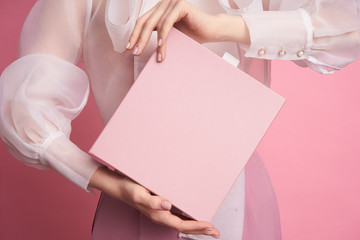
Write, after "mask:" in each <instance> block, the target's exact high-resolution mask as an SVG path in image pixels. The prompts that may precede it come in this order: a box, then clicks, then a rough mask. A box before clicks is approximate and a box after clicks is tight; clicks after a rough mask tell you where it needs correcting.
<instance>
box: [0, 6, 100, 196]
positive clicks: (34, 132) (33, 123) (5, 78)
mask: <svg viewBox="0 0 360 240" xmlns="http://www.w3.org/2000/svg"><path fill="white" fill-rule="evenodd" d="M90 9H91V1H85V0H81V1H80V0H78V1H67V0H40V1H38V2H37V3H36V4H35V5H34V7H33V8H32V10H31V12H30V13H29V15H28V17H27V19H26V21H25V24H24V26H23V29H22V33H21V38H20V46H19V59H18V60H16V61H15V62H13V63H12V64H10V65H9V66H8V67H7V68H6V69H5V70H4V72H3V73H2V75H1V77H0V133H1V138H2V139H3V141H4V142H5V144H6V146H7V148H8V149H9V151H10V152H11V153H12V154H13V155H14V156H15V157H16V158H17V159H18V160H20V161H23V162H24V163H25V164H27V165H30V166H33V167H36V168H39V169H48V168H52V169H54V170H55V171H57V172H58V173H60V174H61V175H63V176H65V177H66V178H67V179H69V180H70V181H72V182H73V183H75V184H76V185H78V186H79V187H81V188H82V189H84V190H86V191H91V189H89V188H88V183H89V180H90V177H91V175H92V174H93V172H94V171H95V170H96V169H97V168H98V167H99V166H100V164H99V163H97V162H96V161H95V160H93V159H92V158H91V157H90V156H89V155H88V154H86V153H85V152H83V151H82V150H80V149H79V148H78V147H77V146H76V145H74V144H73V143H72V142H71V141H70V140H69V135H70V132H71V121H72V120H73V119H74V118H76V117H77V116H78V114H79V113H80V112H81V110H82V109H83V107H84V106H85V104H86V102H87V98H88V94H89V80H88V77H87V75H86V73H85V72H84V71H83V70H82V69H80V68H79V67H77V66H76V65H74V64H75V63H76V62H77V61H78V60H79V56H81V46H82V40H83V38H84V35H85V33H86V28H87V23H88V21H89V18H90Z"/></svg>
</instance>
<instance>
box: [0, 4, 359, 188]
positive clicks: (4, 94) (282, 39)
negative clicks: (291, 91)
mask: <svg viewBox="0 0 360 240" xmlns="http://www.w3.org/2000/svg"><path fill="white" fill-rule="evenodd" d="M156 2H157V1H156V0H144V1H141V0H129V1H124V0H108V1H105V0H93V1H91V0H78V1H66V0H39V1H38V2H37V3H36V4H35V5H34V7H33V9H32V10H31V12H30V13H29V15H28V17H27V19H26V22H25V24H24V27H23V30H22V34H21V38H20V45H19V59H18V60H16V61H15V62H13V63H12V64H10V65H9V66H8V67H7V68H6V69H5V70H4V72H3V73H2V75H1V78H0V93H1V94H0V133H1V138H2V139H3V141H4V142H5V144H6V146H7V148H8V149H9V151H10V152H11V153H12V154H13V155H14V156H15V157H16V158H17V159H18V160H20V161H23V162H24V163H25V164H28V165H31V166H33V167H36V168H40V169H47V168H53V169H55V170H56V171H57V172H59V173H60V174H61V175H63V176H65V177H66V178H67V179H69V180H70V181H72V182H73V183H75V184H77V185H78V186H79V187H81V188H82V189H84V190H86V191H89V190H91V189H89V188H88V183H89V180H90V177H91V175H92V174H93V172H94V171H95V170H96V169H97V168H98V167H99V166H100V164H99V163H97V162H96V161H95V160H93V159H92V158H91V157H90V156H89V155H88V154H87V153H85V152H83V151H82V150H80V149H79V148H78V147H77V146H75V145H74V144H73V143H72V142H71V141H70V140H69V135H70V132H71V121H72V120H73V119H74V118H76V117H77V116H78V114H79V113H80V112H81V110H82V109H83V107H84V106H85V104H86V101H87V97H88V94H89V83H91V86H92V91H93V94H94V97H95V100H96V103H97V106H98V107H99V111H100V114H101V117H102V119H103V122H104V124H106V122H107V121H108V120H109V118H110V117H111V115H112V113H113V112H114V111H115V109H116V107H117V106H118V105H119V104H120V102H121V101H122V99H123V97H124V96H125V95H126V92H127V91H128V89H129V88H130V87H131V85H132V83H133V82H134V80H135V79H136V77H137V75H138V73H139V72H140V71H141V69H142V67H143V66H144V64H145V63H146V61H147V59H148V57H149V55H150V54H151V52H152V51H154V49H155V47H154V46H155V39H156V36H155V34H153V35H154V36H153V38H152V41H151V42H150V44H149V45H148V46H147V48H146V50H145V52H144V54H143V55H142V56H140V57H134V56H132V54H131V53H129V52H128V51H124V50H125V45H126V44H127V42H128V38H129V36H130V33H131V31H132V28H133V26H134V23H135V21H136V19H137V18H138V16H139V15H141V14H143V13H144V12H146V11H147V10H148V9H150V8H151V7H152V6H153V5H154V4H155V3H156ZM189 2H191V3H193V4H194V5H196V6H198V7H200V8H202V9H204V10H205V11H207V12H209V13H219V12H224V11H226V12H227V13H229V14H240V15H242V16H243V18H244V20H245V22H246V24H247V26H248V28H249V31H250V38H251V44H250V46H246V45H240V44H236V43H209V44H205V45H206V46H207V47H209V48H210V49H212V50H213V51H215V52H216V53H218V54H219V55H222V53H223V51H224V50H226V51H228V52H230V53H232V54H233V55H235V56H237V57H238V58H239V59H240V61H241V64H240V68H241V69H242V70H244V71H246V72H248V73H249V74H251V75H253V76H254V77H255V78H257V79H258V80H259V81H261V82H263V83H264V84H266V85H267V86H269V85H270V75H269V67H270V65H269V61H267V60H268V59H284V60H292V61H294V62H295V63H296V64H298V65H300V66H303V67H305V66H307V67H310V68H312V69H313V70H315V71H318V72H320V73H333V72H334V71H335V70H339V69H341V68H343V67H345V66H346V65H347V64H349V63H350V62H352V61H354V60H355V59H356V58H357V57H358V55H359V46H360V40H359V39H360V38H359V22H360V21H359V19H360V18H359V6H360V4H359V1H357V0H310V1H308V0H269V1H268V2H267V1H264V6H263V2H262V1H261V0H233V1H231V0H230V2H229V1H228V0H219V1H215V0H192V1H189ZM267 4H268V6H267ZM264 10H269V11H264ZM79 60H82V61H83V62H84V66H85V69H86V72H85V71H84V70H82V69H81V68H79V67H77V66H76V65H75V64H76V63H78V61H79Z"/></svg>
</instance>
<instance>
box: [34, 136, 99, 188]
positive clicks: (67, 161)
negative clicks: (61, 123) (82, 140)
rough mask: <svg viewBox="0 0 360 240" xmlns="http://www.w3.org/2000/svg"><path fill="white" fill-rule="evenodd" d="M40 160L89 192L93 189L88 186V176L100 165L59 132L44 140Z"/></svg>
mask: <svg viewBox="0 0 360 240" xmlns="http://www.w3.org/2000/svg"><path fill="white" fill-rule="evenodd" d="M40 161H41V162H42V163H43V164H44V165H48V166H50V167H51V168H53V169H54V170H55V171H56V172H58V173H59V174H61V175H62V176H64V177H66V178H67V179H70V180H71V181H72V182H73V183H74V184H76V185H77V186H79V187H80V188H82V189H84V190H85V191H87V192H91V193H93V189H92V188H89V186H88V185H89V181H90V178H91V176H92V174H93V173H94V172H95V170H96V169H97V168H98V167H100V166H102V165H101V164H100V163H98V162H97V161H95V160H94V159H93V158H91V157H90V156H89V155H88V154H87V153H85V152H83V151H82V150H81V149H79V148H78V147H77V146H76V145H75V144H74V143H72V142H71V141H70V140H69V139H68V138H67V137H66V136H65V135H64V134H63V133H61V132H56V133H54V134H52V135H50V136H49V137H48V139H47V140H46V141H45V142H44V147H43V149H42V151H41V153H40Z"/></svg>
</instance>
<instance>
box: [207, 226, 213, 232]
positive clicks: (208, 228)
mask: <svg viewBox="0 0 360 240" xmlns="http://www.w3.org/2000/svg"><path fill="white" fill-rule="evenodd" d="M212 230H214V228H212V227H207V228H205V231H212Z"/></svg>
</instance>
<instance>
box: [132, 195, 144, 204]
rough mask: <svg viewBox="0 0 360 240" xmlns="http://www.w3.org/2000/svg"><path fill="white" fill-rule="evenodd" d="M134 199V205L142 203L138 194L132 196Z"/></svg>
mask: <svg viewBox="0 0 360 240" xmlns="http://www.w3.org/2000/svg"><path fill="white" fill-rule="evenodd" d="M132 199H133V201H134V203H136V204H140V203H141V202H142V201H141V200H142V198H141V196H140V195H139V194H137V193H134V194H133V195H132Z"/></svg>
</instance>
